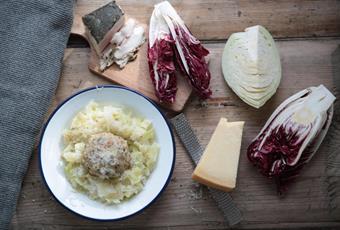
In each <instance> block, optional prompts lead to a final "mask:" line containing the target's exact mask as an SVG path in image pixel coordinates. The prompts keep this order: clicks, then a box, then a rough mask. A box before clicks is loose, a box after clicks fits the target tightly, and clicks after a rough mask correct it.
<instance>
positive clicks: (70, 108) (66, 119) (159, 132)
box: [39, 85, 175, 221]
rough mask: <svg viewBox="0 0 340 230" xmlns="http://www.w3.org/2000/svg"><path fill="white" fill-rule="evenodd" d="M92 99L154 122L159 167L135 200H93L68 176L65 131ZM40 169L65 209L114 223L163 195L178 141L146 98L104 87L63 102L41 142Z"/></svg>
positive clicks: (44, 132) (46, 127)
mask: <svg viewBox="0 0 340 230" xmlns="http://www.w3.org/2000/svg"><path fill="white" fill-rule="evenodd" d="M91 100H94V101H96V102H98V103H105V104H113V105H114V104H118V105H122V106H124V107H126V108H128V109H130V110H132V111H133V112H135V113H136V114H138V115H140V116H143V117H145V118H147V119H149V120H151V122H152V124H153V126H154V129H155V132H156V139H157V142H158V143H159V145H160V152H159V156H158V160H157V163H156V167H155V169H154V171H153V172H152V173H151V175H150V177H149V178H148V179H147V182H146V184H145V186H144V188H143V190H142V191H141V192H140V193H139V194H137V195H135V196H134V197H133V198H132V199H129V200H127V201H123V202H122V203H121V204H118V205H105V204H102V203H100V202H98V201H94V200H91V199H90V198H88V197H87V196H86V195H85V194H82V193H79V192H77V191H76V190H74V189H73V188H72V186H71V184H70V183H69V182H68V180H67V179H66V177H65V174H64V170H63V163H62V160H61V152H62V150H63V148H64V146H63V138H62V136H63V131H64V130H65V128H67V127H69V125H70V122H71V120H72V118H73V117H74V116H75V115H76V114H77V112H79V111H80V110H82V109H83V108H84V107H85V106H86V105H87V104H88V103H89V102H90V101H91ZM39 155H40V166H41V172H42V175H43V178H44V180H45V182H46V185H47V187H48V188H49V190H50V191H51V193H52V194H53V196H54V197H55V198H56V200H58V201H59V202H60V203H61V204H62V205H63V206H64V207H65V208H67V209H69V210H70V211H72V212H74V213H76V214H78V215H81V216H83V217H86V218H90V219H95V220H102V221H112V220H120V219H123V218H127V217H129V216H132V215H134V214H136V213H138V212H141V211H142V210H143V209H145V208H146V207H147V206H149V205H150V204H151V203H152V202H153V201H155V199H156V198H157V197H158V196H159V195H160V194H161V193H162V191H163V190H164V189H165V187H166V186H167V184H168V182H169V180H170V177H171V175H172V171H173V168H174V164H175V142H174V138H173V135H172V132H171V129H170V127H169V124H168V122H167V121H166V119H165V117H164V115H163V114H162V113H161V112H160V110H159V109H158V107H157V106H156V105H155V104H154V103H153V102H151V101H150V100H149V99H147V98H146V97H144V96H143V95H141V94H139V93H137V92H135V91H133V90H130V89H127V88H124V87H120V86H113V85H105V86H100V87H94V88H89V89H86V90H83V91H81V92H78V93H76V94H75V95H73V96H71V97H70V98H68V99H67V100H65V101H64V102H63V103H61V104H60V105H59V106H58V107H57V108H56V110H55V111H54V112H53V113H52V115H51V116H50V118H49V119H48V121H47V123H46V125H45V127H44V129H43V132H42V136H41V140H40V146H39Z"/></svg>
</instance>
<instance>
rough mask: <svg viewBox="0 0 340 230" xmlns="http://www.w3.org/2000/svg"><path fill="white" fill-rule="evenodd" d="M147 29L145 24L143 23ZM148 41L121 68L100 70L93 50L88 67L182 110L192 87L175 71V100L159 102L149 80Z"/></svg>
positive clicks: (153, 98)
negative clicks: (130, 60) (133, 57)
mask: <svg viewBox="0 0 340 230" xmlns="http://www.w3.org/2000/svg"><path fill="white" fill-rule="evenodd" d="M144 27H145V28H146V30H145V31H148V30H147V27H148V26H147V25H144ZM147 37H148V36H147ZM147 52H148V43H147V42H145V43H144V44H143V45H142V46H141V47H140V49H139V51H138V54H137V57H136V59H135V60H133V61H132V62H129V63H128V64H127V65H126V66H125V67H124V68H123V69H120V68H119V67H118V66H117V65H115V64H113V65H112V66H110V67H109V68H108V69H106V70H105V71H100V67H99V60H98V56H97V55H96V53H95V51H92V52H91V55H90V56H91V57H90V61H89V66H88V67H89V69H90V70H91V71H92V72H93V73H95V74H97V75H99V76H101V77H103V78H106V79H108V80H110V81H112V82H115V83H118V84H120V85H123V86H126V87H129V88H131V89H134V90H136V91H138V92H140V93H142V94H144V95H145V96H147V97H149V98H150V99H151V100H153V101H155V102H156V103H158V104H159V105H161V106H162V107H164V108H167V109H170V110H173V111H176V112H180V111H182V110H183V108H184V106H185V104H186V102H187V101H188V99H189V97H190V94H191V92H192V87H191V86H190V85H189V84H188V82H187V81H186V77H185V76H183V75H182V74H181V73H179V72H177V73H176V77H177V88H178V90H177V93H176V100H175V101H174V102H173V103H172V104H169V103H160V102H159V99H158V98H157V97H156V95H155V87H154V85H153V83H152V81H151V78H150V73H149V65H148V61H147Z"/></svg>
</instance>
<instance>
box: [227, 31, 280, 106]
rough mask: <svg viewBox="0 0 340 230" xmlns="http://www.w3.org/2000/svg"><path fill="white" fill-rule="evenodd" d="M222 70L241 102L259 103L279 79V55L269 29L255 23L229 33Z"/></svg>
mask: <svg viewBox="0 0 340 230" xmlns="http://www.w3.org/2000/svg"><path fill="white" fill-rule="evenodd" d="M222 71H223V75H224V78H225V80H226V82H227V83H228V85H229V86H230V88H232V90H233V91H234V92H235V93H236V94H237V95H238V96H239V97H240V98H241V99H242V100H243V101H244V102H246V103H247V104H249V105H251V106H253V107H255V108H260V107H261V106H263V105H264V104H265V103H266V101H268V100H269V99H270V98H271V97H272V96H273V95H274V93H275V92H276V89H277V87H278V86H279V84H280V80H281V62H280V56H279V53H278V50H277V48H276V46H275V42H274V40H273V38H272V36H271V35H270V33H269V32H268V31H267V30H266V29H265V28H264V27H263V26H259V25H258V26H253V27H249V28H246V29H245V32H239V33H234V34H232V35H231V36H230V37H229V39H228V41H227V43H226V45H225V47H224V51H223V55H222Z"/></svg>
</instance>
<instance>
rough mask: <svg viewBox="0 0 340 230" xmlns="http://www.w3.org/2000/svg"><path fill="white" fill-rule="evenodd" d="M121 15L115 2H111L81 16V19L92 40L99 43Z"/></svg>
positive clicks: (122, 13) (121, 11)
mask: <svg viewBox="0 0 340 230" xmlns="http://www.w3.org/2000/svg"><path fill="white" fill-rule="evenodd" d="M123 15H124V12H123V10H122V9H121V8H120V7H119V6H118V5H117V4H116V1H112V2H110V3H108V4H106V5H105V6H102V7H100V8H98V9H97V10H95V11H93V12H91V13H89V14H87V15H85V16H83V18H82V19H83V23H84V25H85V26H86V27H87V29H88V30H89V32H90V33H91V35H92V36H93V38H94V39H95V40H96V41H97V43H99V42H100V41H101V40H103V38H104V36H105V35H106V33H107V32H108V31H110V29H111V28H112V27H113V26H114V24H115V23H116V22H118V21H119V19H120V18H121V17H122V16H123Z"/></svg>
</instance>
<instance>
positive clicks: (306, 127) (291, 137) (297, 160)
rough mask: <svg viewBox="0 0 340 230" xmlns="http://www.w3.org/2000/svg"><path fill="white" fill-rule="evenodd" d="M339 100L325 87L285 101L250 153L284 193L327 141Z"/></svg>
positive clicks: (254, 162) (253, 161) (269, 121)
mask: <svg viewBox="0 0 340 230" xmlns="http://www.w3.org/2000/svg"><path fill="white" fill-rule="evenodd" d="M334 100H335V97H334V96H333V95H332V94H331V93H330V92H329V91H328V90H327V89H326V88H325V87H324V86H323V85H320V86H318V87H310V88H307V89H305V90H302V91H300V92H298V93H296V94H294V95H293V96H291V97H289V98H288V99H287V100H285V101H284V102H283V103H282V104H281V105H280V106H279V107H278V108H277V109H276V110H275V111H274V113H273V114H272V115H271V117H270V118H269V120H268V121H267V123H266V124H265V126H264V127H263V128H262V130H261V132H260V133H259V134H258V136H257V137H256V138H255V139H254V140H253V141H252V143H251V144H250V145H249V147H248V150H247V155H248V159H249V160H250V161H251V162H252V163H253V164H254V165H255V166H256V167H257V168H258V169H259V171H260V172H261V173H262V174H263V175H265V176H267V177H269V178H274V179H275V182H276V184H277V189H278V191H279V193H280V194H282V193H283V192H284V191H285V190H286V189H287V185H288V183H289V182H292V181H293V179H294V178H296V176H298V174H299V172H300V170H301V169H302V168H303V166H304V165H305V164H306V163H308V162H309V160H310V159H311V158H312V157H313V155H314V154H315V152H316V151H317V149H318V148H319V146H320V144H321V142H322V140H323V139H324V137H325V135H326V133H327V130H328V127H329V125H330V123H331V120H332V116H333V102H334Z"/></svg>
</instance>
